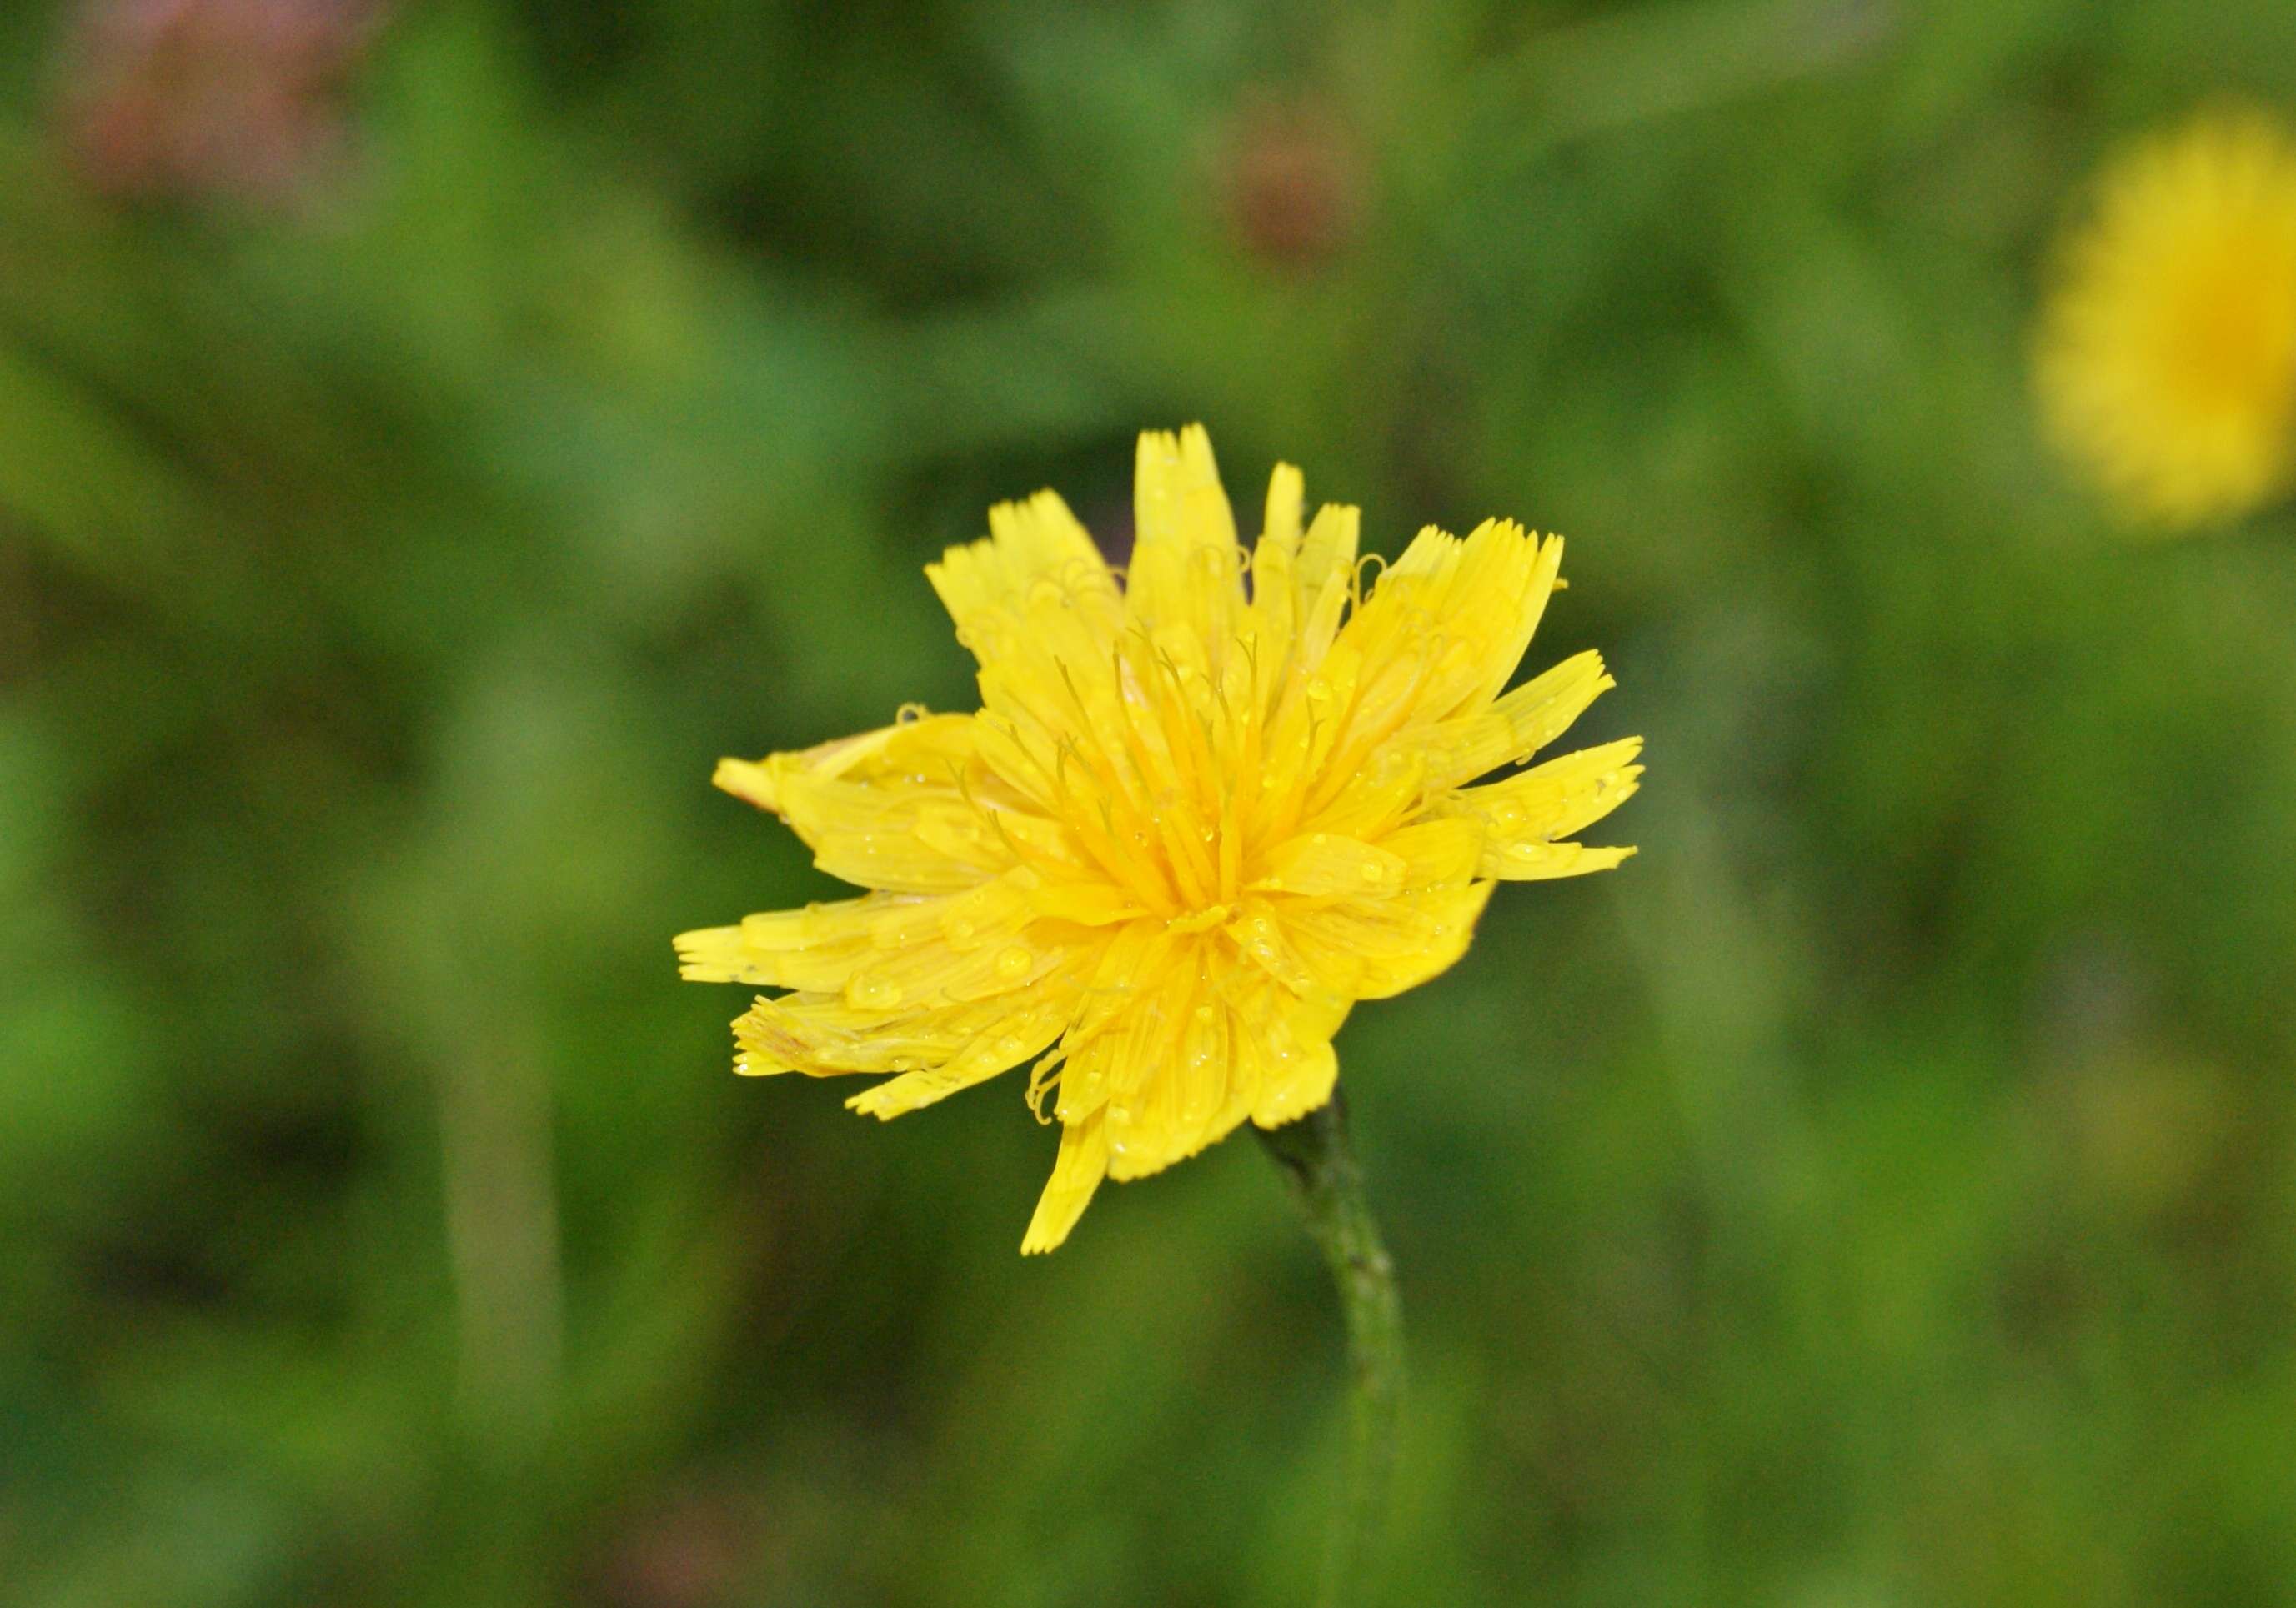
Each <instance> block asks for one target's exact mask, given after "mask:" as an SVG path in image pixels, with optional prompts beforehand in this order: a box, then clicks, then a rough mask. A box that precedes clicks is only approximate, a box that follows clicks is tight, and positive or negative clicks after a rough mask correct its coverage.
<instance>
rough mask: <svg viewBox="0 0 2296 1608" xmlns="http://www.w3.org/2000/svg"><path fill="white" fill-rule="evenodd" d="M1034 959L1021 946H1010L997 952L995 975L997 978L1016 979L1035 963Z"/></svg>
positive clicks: (1034, 957)
mask: <svg viewBox="0 0 2296 1608" xmlns="http://www.w3.org/2000/svg"><path fill="white" fill-rule="evenodd" d="M1036 958H1037V957H1036V956H1033V955H1031V954H1029V951H1028V949H1027V948H1025V947H1023V946H1022V945H1020V944H1013V945H1010V946H1008V947H1007V948H1004V949H1000V950H999V951H997V955H996V974H997V975H998V976H999V977H1018V976H1020V975H1021V973H1022V972H1026V971H1027V970H1028V969H1029V966H1030V965H1031V964H1034V963H1035V961H1036Z"/></svg>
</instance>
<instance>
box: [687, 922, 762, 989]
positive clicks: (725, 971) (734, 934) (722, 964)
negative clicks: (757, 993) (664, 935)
mask: <svg viewBox="0 0 2296 1608" xmlns="http://www.w3.org/2000/svg"><path fill="white" fill-rule="evenodd" d="M669 941H670V947H671V948H673V949H674V950H676V954H677V974H678V976H680V977H681V978H683V979H685V980H686V981H687V982H740V981H742V972H744V971H745V970H747V967H746V965H745V964H744V963H743V960H742V929H741V928H739V927H700V928H696V929H695V930H694V931H691V932H681V933H679V934H678V935H677V936H676V938H673V939H670V940H669Z"/></svg>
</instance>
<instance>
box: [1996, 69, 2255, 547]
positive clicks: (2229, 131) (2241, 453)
mask: <svg viewBox="0 0 2296 1608" xmlns="http://www.w3.org/2000/svg"><path fill="white" fill-rule="evenodd" d="M2037 378H2038V389H2039V394H2040V400H2041V405H2042V411H2043V414H2044V423H2045V424H2046V428H2047V430H2048V431H2049V433H2050V434H2051V435H2052V436H2053V437H2054V439H2055V442H2056V444H2057V445H2058V447H2060V448H2061V450H2062V451H2063V452H2064V453H2065V455H2067V456H2068V457H2069V458H2071V460H2072V461H2073V462H2074V463H2076V464H2079V466H2080V467H2081V468H2082V469H2083V470H2084V471H2086V472H2087V473H2089V474H2090V475H2091V476H2092V477H2093V478H2094V479H2095V480H2096V481H2097V482H2098V483H2099V484H2100V485H2102V486H2103V488H2105V489H2106V490H2107V491H2108V492H2109V493H2111V494H2112V496H2114V497H2115V498H2116V499H2117V500H2118V501H2120V504H2121V505H2123V506H2124V507H2125V508H2126V509H2127V510H2128V512H2129V513H2131V514H2132V515H2134V516H2135V517H2136V519H2137V520H2139V521H2143V522H2144V523H2147V524H2150V525H2153V526H2154V527H2156V528H2160V529H2190V528H2192V527H2194V526H2197V525H2201V524H2204V523H2208V522H2210V521H2218V520H2225V519H2231V518H2236V517H2238V516H2240V515H2242V514H2243V513H2250V512H2252V511H2253V510H2255V509H2257V508H2259V507H2260V506H2262V505H2265V504H2267V503H2269V502H2271V501H2273V500H2275V499H2276V498H2277V497H2278V496H2281V495H2283V494H2284V492H2286V491H2287V490H2288V488H2289V487H2290V484H2291V481H2292V478H2296V140H2292V139H2291V137H2290V135H2289V134H2288V132H2287V131H2286V130H2285V129H2284V128H2283V127H2280V126H2279V125H2278V124H2277V123H2276V122H2274V121H2273V120H2272V119H2269V118H2267V117H2266V116H2264V115H2263V114H2261V113H2258V112H2251V111H2236V112H2218V113H2212V114H2210V115H2208V116H2206V117H2204V118H2202V119H2200V120H2199V121H2197V122H2195V123H2194V124H2192V125H2191V126H2189V127H2185V128H2184V129H2182V130H2181V131H2178V132H2176V133H2173V134H2168V135H2156V136H2154V137H2153V138H2151V139H2148V140H2145V141H2143V142H2140V143H2139V144H2136V145H2135V146H2133V147H2132V148H2130V150H2129V151H2128V152H2127V153H2126V154H2124V155H2123V156H2122V157H2121V158H2120V160H2118V161H2117V162H2116V163H2114V164H2113V165H2112V167H2110V168H2108V169H2107V171H2106V172H2105V174H2104V176H2103V181H2102V184H2101V186H2100V190H2099V193H2098V198H2097V201H2096V204H2095V210H2094V214H2093V216H2092V217H2089V218H2088V219H2087V221H2086V222H2085V223H2084V224H2083V225H2082V226H2079V228H2078V229H2077V230H2076V231H2075V233H2074V234H2072V236H2071V239H2070V240H2069V241H2068V242H2067V245H2066V248H2065V250H2064V253H2063V256H2062V265H2061V269H2060V280H2059V283H2058V284H2057V286H2056V288H2055V291H2054V296H2053V298H2052V299H2051V300H2050V302H2049V305H2048V307H2047V308H2046V312H2045V314H2044V316H2043V320H2042V325H2041V332H2040V340H2039V351H2038V373H2037Z"/></svg>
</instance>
